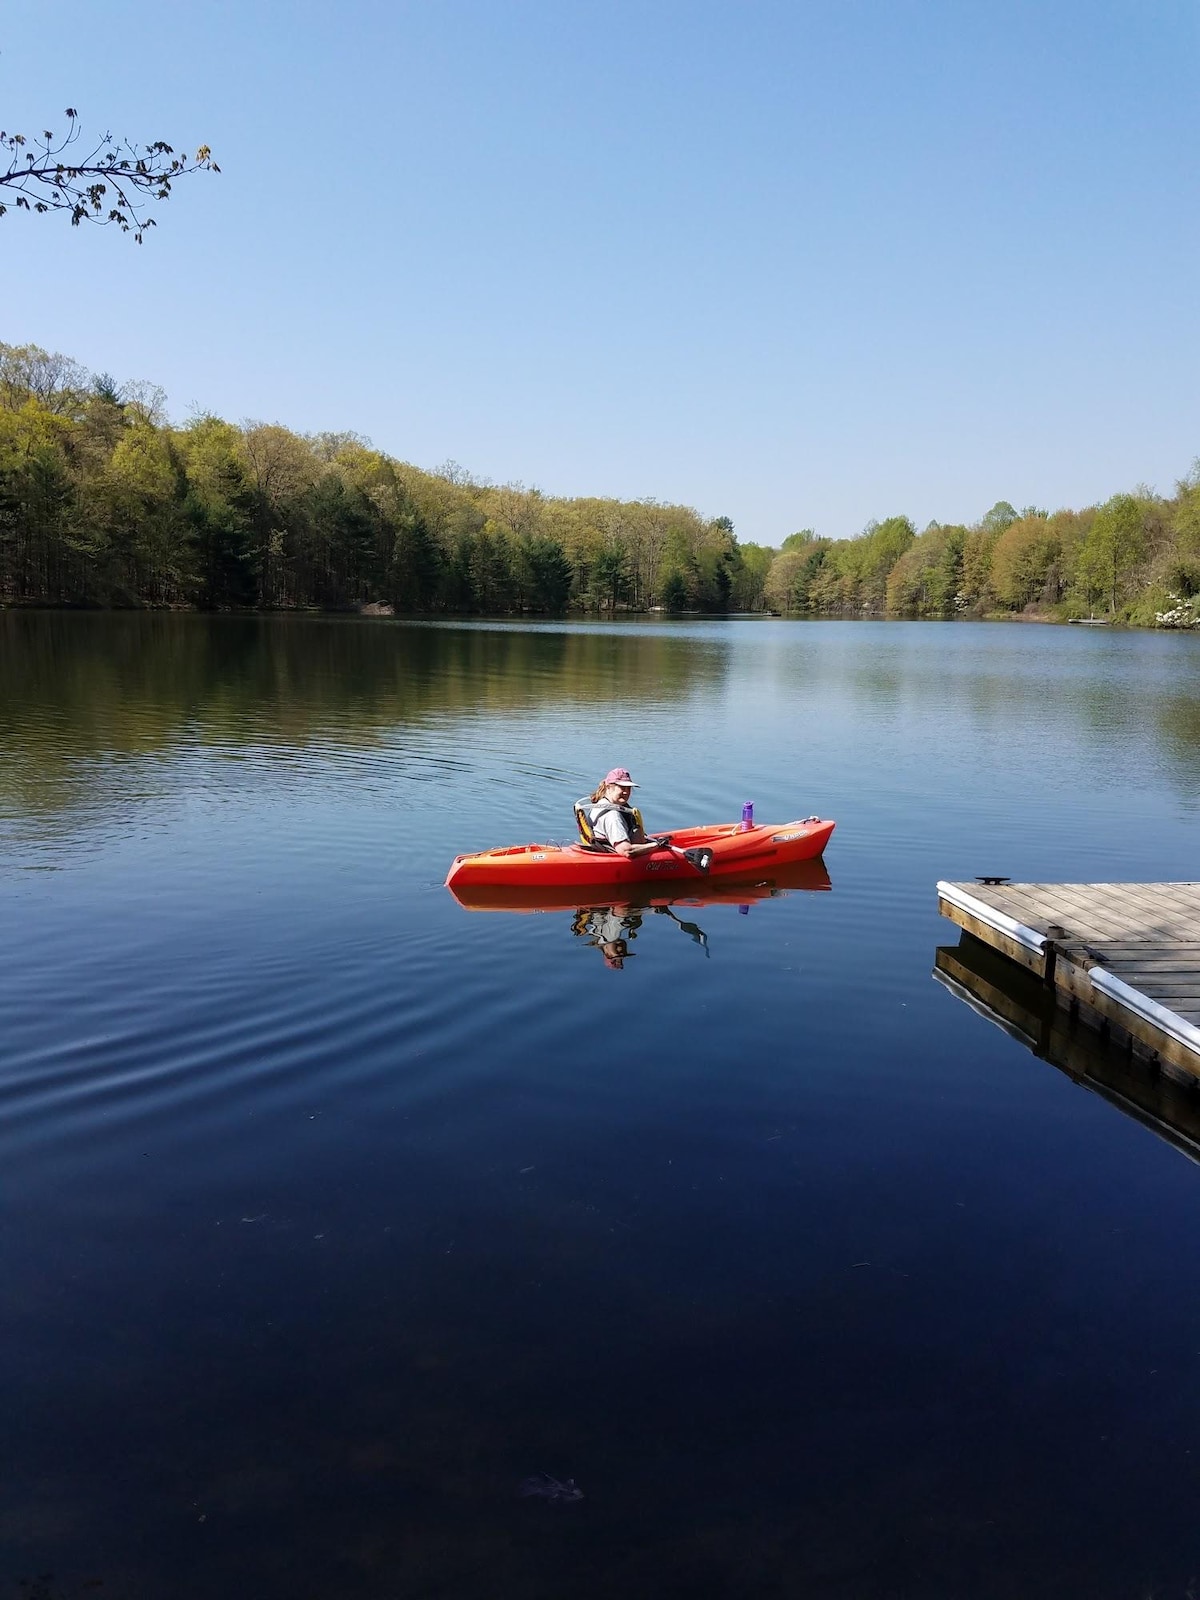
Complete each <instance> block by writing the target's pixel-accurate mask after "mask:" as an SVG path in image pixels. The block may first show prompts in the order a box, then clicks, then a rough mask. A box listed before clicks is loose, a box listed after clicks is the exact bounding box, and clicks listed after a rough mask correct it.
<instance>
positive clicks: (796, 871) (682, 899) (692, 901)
mask: <svg viewBox="0 0 1200 1600" xmlns="http://www.w3.org/2000/svg"><path fill="white" fill-rule="evenodd" d="M595 887H596V888H597V889H598V890H599V891H600V893H598V894H594V893H591V892H589V889H588V886H587V885H586V884H571V883H559V884H555V883H546V884H541V885H539V884H536V883H507V884H487V883H476V884H471V883H454V884H452V885H451V888H450V892H451V894H452V895H453V896H454V898H455V899H456V900H457V901H458V903H459V905H460V906H462V907H463V908H464V909H465V910H467V911H518V912H520V911H583V910H588V909H590V908H591V907H593V906H595V905H598V904H605V905H619V906H621V907H622V908H625V907H628V908H629V909H631V910H641V909H643V908H645V907H649V908H651V909H653V908H654V907H655V906H687V907H697V908H698V907H702V906H720V905H730V906H737V905H754V904H756V903H757V902H758V901H760V900H774V899H777V898H778V897H779V896H781V895H785V894H794V893H795V892H796V891H801V892H804V893H812V892H817V893H820V892H822V891H824V890H828V889H832V888H833V884H832V883H831V882H830V879H829V873H828V871H827V870H826V867H825V863H824V861H822V860H821V858H820V856H817V857H816V858H815V859H813V860H811V861H789V862H785V863H784V865H783V866H774V865H772V866H770V867H768V868H766V869H764V870H763V871H762V872H760V873H754V872H751V873H749V874H748V875H747V876H746V877H744V878H737V877H721V878H717V879H716V881H715V882H714V881H713V880H712V878H707V877H697V878H691V879H688V880H686V881H685V882H682V883H681V882H680V881H679V880H678V879H672V878H668V879H666V880H665V881H664V882H661V883H633V884H627V885H625V886H624V887H622V889H621V892H620V895H616V894H611V893H608V892H606V886H605V885H603V884H598V885H596V886H595ZM611 887H612V886H611V885H609V886H608V888H611Z"/></svg>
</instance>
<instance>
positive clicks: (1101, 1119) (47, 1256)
mask: <svg viewBox="0 0 1200 1600" xmlns="http://www.w3.org/2000/svg"><path fill="white" fill-rule="evenodd" d="M1198 691H1200V641H1198V640H1194V639H1190V638H1180V637H1162V636H1153V635H1147V634H1121V633H1108V632H1106V631H1104V630H1100V629H1096V630H1085V629H1041V628H1032V627H1020V626H1015V625H1014V626H1001V625H978V626H972V625H965V624H964V625H958V624H956V625H950V626H936V625H919V624H914V625H900V624H893V625H870V624H846V625H842V624H812V625H802V624H800V625H797V624H791V625H789V624H782V623H768V622H762V623H750V622H747V623H729V624H704V625H696V626H688V625H681V626H675V627H670V626H665V625H664V626H661V627H630V628H616V629H609V628H600V627H579V628H566V627H564V628H555V627H544V628H539V629H536V630H522V629H521V628H518V627H483V626H480V627H431V626H425V627H420V626H412V627H410V626H404V625H395V624H390V623H386V622H383V623H378V624H374V623H372V624H366V623H358V622H333V621H322V620H312V621H307V620H280V621H257V620H238V619H228V618H219V619H203V618H197V617H124V618H122V617H82V616H80V617H62V616H56V615H14V614H11V613H10V614H0V906H2V922H0V1053H2V1066H0V1197H2V1207H0V1350H2V1351H3V1361H2V1362H0V1444H2V1449H0V1595H5V1596H7V1595H9V1594H12V1595H16V1594H18V1593H25V1594H27V1595H28V1594H30V1593H31V1592H32V1593H35V1594H40V1595H43V1596H54V1597H55V1600H58V1597H60V1596H71V1597H76V1596H82V1595H84V1594H87V1595H91V1594H98V1595H102V1596H108V1597H109V1600H114V1597H128V1600H156V1597H159V1596H172V1597H176V1596H177V1597H180V1600H216V1597H221V1600H225V1597H228V1596H239V1597H242V1596H245V1597H251V1596H253V1597H262V1600H285V1597H286V1600H296V1597H300V1600H305V1597H318V1596H319V1597H331V1600H332V1597H339V1600H342V1597H344V1600H356V1597H360V1596H361V1597H371V1600H384V1597H389V1600H390V1597H409V1596H421V1597H424V1596H430V1597H432V1596H464V1597H475V1596H479V1597H484V1596H487V1597H508V1596H521V1597H538V1600H540V1597H545V1600H551V1597H554V1600H559V1597H566V1600H569V1597H581V1600H591V1597H600V1596H606V1597H607V1596H613V1595H622V1596H641V1595H653V1596H659V1595H662V1596H676V1595H678V1596H737V1597H740V1596H746V1597H760V1596H764V1597H773V1596H781V1597H782V1596H788V1597H791V1596H799V1595H804V1596H810V1595H811V1596H821V1597H826V1596H828V1597H835V1600H843V1597H844V1600H858V1597H861V1596H903V1597H906V1600H907V1597H913V1600H917V1597H920V1600H925V1597H937V1600H941V1597H947V1600H949V1597H957V1596H982V1597H1008V1596H1015V1595H1020V1596H1022V1597H1029V1596H1032V1597H1040V1596H1046V1597H1050V1596H1054V1597H1061V1596H1063V1595H1075V1594H1079V1595H1088V1596H1094V1597H1101V1600H1103V1597H1109V1596H1113V1597H1117V1596H1122V1597H1124V1596H1128V1597H1130V1600H1141V1597H1143V1596H1146V1595H1149V1594H1153V1595H1155V1596H1157V1597H1163V1596H1178V1597H1180V1600H1183V1597H1184V1596H1185V1595H1195V1594H1196V1593H1198V1592H1200V1515H1198V1492H1200V1430H1198V1424H1200V1382H1198V1380H1200V1275H1198V1273H1197V1265H1196V1262H1197V1248H1196V1240H1197V1238H1198V1237H1200V1172H1198V1171H1197V1169H1196V1167H1195V1166H1194V1165H1193V1164H1191V1163H1190V1162H1189V1161H1188V1160H1187V1159H1186V1158H1185V1156H1184V1155H1182V1154H1181V1153H1180V1152H1179V1151H1178V1150H1175V1149H1172V1148H1170V1147H1169V1146H1168V1145H1167V1144H1165V1143H1164V1142H1162V1141H1161V1140H1159V1139H1157V1138H1156V1137H1155V1136H1154V1134H1153V1133H1152V1132H1150V1131H1148V1130H1147V1129H1146V1128H1145V1127H1143V1126H1141V1125H1139V1124H1138V1123H1137V1122H1136V1121H1134V1120H1132V1119H1130V1118H1127V1117H1125V1116H1123V1115H1122V1114H1121V1113H1120V1112H1119V1111H1118V1110H1116V1109H1114V1107H1113V1106H1112V1105H1109V1104H1106V1103H1105V1102H1104V1101H1103V1100H1101V1099H1100V1098H1098V1097H1097V1096H1095V1095H1090V1094H1088V1093H1087V1092H1085V1091H1083V1090H1081V1089H1079V1088H1077V1087H1075V1086H1074V1085H1073V1084H1072V1083H1071V1082H1070V1081H1069V1079H1068V1078H1067V1077H1065V1076H1063V1075H1062V1074H1061V1073H1059V1072H1056V1071H1055V1070H1054V1069H1053V1068H1051V1067H1049V1066H1048V1065H1047V1064H1046V1063H1044V1062H1042V1061H1039V1060H1037V1059H1035V1057H1033V1056H1032V1055H1030V1054H1028V1053H1027V1052H1026V1051H1024V1050H1023V1049H1022V1048H1021V1047H1020V1046H1019V1045H1018V1044H1016V1043H1014V1042H1013V1041H1012V1040H1011V1039H1009V1038H1007V1037H1005V1036H1004V1035H1003V1034H1002V1033H1001V1032H999V1031H998V1030H996V1029H994V1028H990V1027H988V1026H987V1024H986V1023H985V1022H984V1021H982V1020H981V1019H980V1018H979V1017H978V1016H976V1015H975V1014H974V1013H972V1012H971V1011H970V1010H969V1009H968V1008H967V1007H966V1006H965V1005H962V1004H961V1003H959V1002H958V1001H956V1000H955V999H954V997H953V996H952V995H950V994H949V993H947V992H946V991H945V990H944V989H943V988H941V987H940V986H939V985H938V984H936V983H935V982H933V981H932V980H931V977H930V971H931V968H932V966H933V960H934V951H935V947H936V946H937V945H938V944H939V943H947V942H952V941H953V938H954V937H955V935H954V931H953V930H951V929H950V928H949V927H948V925H946V924H945V923H942V922H940V921H939V919H938V917H937V915H936V905H935V894H934V884H935V881H936V880H937V879H938V878H939V877H947V878H967V877H971V876H974V875H975V874H977V873H984V872H999V873H1006V874H1008V875H1010V876H1013V877H1016V878H1034V879H1038V878H1043V879H1071V878H1075V879H1122V878H1135V879H1136V878H1142V879H1154V878H1193V877H1195V876H1196V875H1197V844H1198V842H1200V807H1198V803H1197V795H1198V793H1200V693H1198ZM615 763H622V764H627V765H628V766H629V767H630V768H631V769H633V772H634V776H635V777H637V778H638V779H639V781H640V782H641V784H642V788H641V789H640V791H639V799H640V800H641V801H642V804H643V806H644V809H645V811H646V814H647V822H648V824H649V825H650V826H651V827H655V828H664V827H671V826H680V825H683V824H686V823H689V822H702V821H717V820H722V819H726V818H732V817H735V816H736V815H737V814H738V812H739V808H740V806H741V803H742V801H743V800H746V799H752V800H753V801H754V802H755V808H756V814H757V816H758V817H759V818H760V819H762V820H779V821H784V820H790V819H791V818H793V817H795V816H802V815H805V814H807V813H809V812H819V813H821V814H823V815H827V816H833V817H836V818H837V820H838V823H839V827H838V831H837V833H836V834H835V835H834V838H833V841H832V844H831V846H830V849H829V851H828V853H827V856H826V867H827V869H828V878H829V884H830V887H829V888H828V889H827V890H821V889H818V888H810V889H807V890H806V889H800V890H797V891H796V892H794V893H789V894H786V895H782V896H779V897H776V898H772V899H766V900H762V901H756V902H754V903H752V904H750V906H749V910H748V911H747V912H743V911H742V910H740V909H739V906H738V905H737V904H725V905H713V906H702V907H690V908H688V907H679V906H677V907H674V908H673V910H674V912H675V914H676V916H677V917H678V918H679V919H680V920H682V921H686V922H689V923H692V924H694V928H693V930H692V933H693V934H694V933H695V931H696V930H699V931H701V932H702V933H703V934H704V936H705V939H706V941H707V950H706V949H705V947H704V945H703V944H701V943H699V942H697V940H696V938H695V937H694V936H692V935H691V934H689V930H688V929H686V928H681V927H680V926H679V924H678V922H677V921H676V920H675V918H674V917H672V916H670V915H666V914H660V913H655V912H654V911H652V910H647V911H646V913H645V914H644V916H643V917H642V920H641V923H640V926H638V927H636V929H635V930H634V931H635V934H636V936H635V937H634V938H633V939H631V940H630V944H629V950H630V955H629V958H628V959H627V960H626V961H625V963H624V966H623V968H621V969H620V970H617V969H614V968H612V967H610V966H608V965H606V964H605V962H604V960H603V959H602V956H601V953H600V952H599V951H598V950H597V949H596V948H595V947H594V945H593V944H591V943H590V942H589V940H588V939H587V938H586V937H579V936H577V935H576V934H575V933H574V932H573V928H572V916H571V913H570V912H569V911H556V912H550V913H546V914H543V915H503V914H497V913H472V912H468V911H465V910H463V909H462V908H461V907H459V906H458V905H457V904H456V903H455V902H454V901H453V900H452V899H451V897H450V896H449V895H448V894H447V892H446V891H445V890H444V889H443V888H442V885H441V880H442V878H443V876H444V874H445V871H446V867H447V864H448V862H449V859H450V857H451V856H452V855H453V854H454V853H455V851H457V850H460V849H468V848H473V847H483V846H485V845H489V844H497V843H512V842H518V841H521V840H524V839H528V838H538V837H544V836H549V837H559V838H562V837H565V836H567V834H568V833H569V831H570V816H569V808H570V802H571V801H572V799H574V798H575V796H576V795H577V794H579V793H581V792H583V790H584V789H585V788H589V787H591V785H592V784H593V783H594V782H595V780H596V778H597V777H598V776H599V775H600V774H601V773H602V772H603V771H604V770H605V769H606V768H607V767H609V766H611V765H613V764H615ZM536 1473H550V1474H553V1475H555V1476H556V1477H559V1478H564V1479H565V1478H567V1477H571V1478H574V1479H576V1480H577V1482H578V1484H579V1487H580V1488H581V1489H582V1490H583V1492H584V1496H585V1498H584V1499H583V1500H582V1501H579V1502H578V1503H574V1504H555V1503H553V1502H550V1501H547V1500H545V1499H543V1498H539V1497H530V1498H522V1497H521V1496H520V1494H519V1493H518V1489H519V1486H520V1484H521V1483H522V1481H523V1480H525V1479H527V1478H529V1477H530V1476H531V1475H533V1474H536ZM38 1574H51V1575H52V1576H48V1577H43V1578H42V1579H40V1580H38V1576H37V1575H38ZM21 1580H26V1581H27V1584H29V1583H32V1585H33V1588H32V1590H31V1589H30V1588H29V1587H26V1589H25V1590H20V1589H19V1588H18V1585H19V1583H20V1581H21ZM92 1580H103V1585H104V1586H103V1588H95V1589H93V1588H88V1587H86V1586H87V1585H88V1584H89V1583H90V1582H91V1581H92ZM39 1584H40V1587H39Z"/></svg>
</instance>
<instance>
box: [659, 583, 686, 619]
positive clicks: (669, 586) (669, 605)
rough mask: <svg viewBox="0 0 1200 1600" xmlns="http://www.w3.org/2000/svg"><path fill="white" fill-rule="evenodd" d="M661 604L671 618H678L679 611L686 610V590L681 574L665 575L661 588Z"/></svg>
mask: <svg viewBox="0 0 1200 1600" xmlns="http://www.w3.org/2000/svg"><path fill="white" fill-rule="evenodd" d="M662 603H663V607H664V609H665V610H667V611H669V612H671V614H672V615H673V616H678V615H679V613H680V612H681V611H686V610H687V603H688V590H687V584H686V583H685V582H684V581H683V574H682V573H680V572H671V573H668V574H667V578H666V581H665V582H664V584H663V586H662Z"/></svg>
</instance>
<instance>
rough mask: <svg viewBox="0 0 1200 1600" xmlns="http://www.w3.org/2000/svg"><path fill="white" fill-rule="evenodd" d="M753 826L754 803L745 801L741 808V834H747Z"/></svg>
mask: <svg viewBox="0 0 1200 1600" xmlns="http://www.w3.org/2000/svg"><path fill="white" fill-rule="evenodd" d="M753 826H754V801H753V800H747V801H746V804H745V805H744V806H743V807H742V832H743V833H749V832H750V829H751V828H752V827H753Z"/></svg>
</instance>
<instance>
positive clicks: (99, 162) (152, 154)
mask: <svg viewBox="0 0 1200 1600" xmlns="http://www.w3.org/2000/svg"><path fill="white" fill-rule="evenodd" d="M66 117H67V131H66V133H65V134H64V135H63V136H62V137H61V138H60V139H58V140H57V141H56V140H55V136H54V134H53V133H52V132H51V131H50V130H49V129H44V130H43V132H42V135H41V137H40V138H38V139H33V140H28V139H26V137H25V135H24V134H23V133H6V132H4V130H2V129H0V159H3V153H4V152H7V154H8V157H9V163H8V168H7V170H6V171H0V190H6V191H7V192H8V193H9V194H11V195H12V196H13V197H14V198H13V199H12V202H11V203H12V205H13V206H14V207H15V208H16V209H17V210H20V211H33V212H38V213H43V212H46V211H69V212H70V214H71V226H72V227H76V228H77V227H78V226H79V224H80V223H81V222H94V223H95V224H96V225H97V226H98V227H106V226H107V225H108V224H109V223H115V224H116V226H117V227H118V228H119V229H120V230H121V232H122V233H130V232H132V234H133V237H134V242H135V243H136V244H141V242H142V235H143V233H144V232H145V230H146V229H147V228H153V227H154V225H155V220H154V218H153V217H152V216H150V215H149V214H148V212H147V206H148V204H149V202H150V201H152V200H166V199H169V197H170V194H171V185H172V184H173V183H174V182H175V180H176V179H177V178H183V177H186V176H187V175H188V174H189V173H191V172H220V170H221V169H220V167H219V166H218V165H217V164H216V162H215V161H214V160H213V158H212V151H211V150H210V149H209V147H208V146H207V145H206V144H202V145H201V146H200V148H199V149H198V150H197V151H196V153H195V155H194V156H191V157H188V156H182V155H176V154H175V151H174V149H173V147H172V146H171V145H169V144H166V143H164V142H163V141H162V140H161V139H156V140H154V141H153V143H151V144H148V145H145V146H142V145H136V144H131V143H130V142H129V141H128V140H127V139H115V138H114V137H113V135H112V134H111V133H106V134H105V135H104V136H103V138H101V139H100V140H99V141H98V143H97V144H96V145H95V147H94V148H93V149H92V150H90V151H89V152H88V154H87V155H86V156H85V157H84V158H83V159H82V160H81V161H72V160H70V159H69V158H68V156H67V152H68V151H69V149H70V147H71V146H72V145H73V144H75V143H76V141H77V140H78V138H79V134H80V128H79V121H78V113H77V112H76V111H75V110H73V109H72V108H71V107H68V108H67V111H66ZM7 210H8V206H7V205H6V204H5V203H4V202H3V201H2V200H0V217H2V216H3V215H4V214H5V212H6V211H7Z"/></svg>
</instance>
